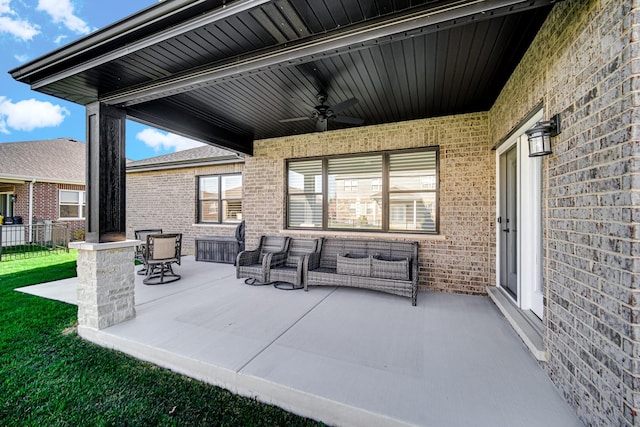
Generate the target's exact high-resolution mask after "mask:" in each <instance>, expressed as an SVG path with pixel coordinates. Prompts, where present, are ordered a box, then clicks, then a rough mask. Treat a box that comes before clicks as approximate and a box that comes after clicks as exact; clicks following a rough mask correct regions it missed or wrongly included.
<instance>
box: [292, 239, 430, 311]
mask: <svg viewBox="0 0 640 427" xmlns="http://www.w3.org/2000/svg"><path fill="white" fill-rule="evenodd" d="M304 263H305V264H304V267H303V268H304V273H303V274H304V278H305V280H304V289H305V291H306V290H308V287H309V286H348V287H356V288H366V289H372V290H376V291H382V292H387V293H391V294H395V295H400V296H405V297H409V298H411V304H412V305H414V306H415V305H416V299H417V294H418V242H399V241H390V240H369V239H341V238H325V239H323V241H322V247H321V249H320V252H316V253H312V254H309V256H308V257H305V259H304Z"/></svg>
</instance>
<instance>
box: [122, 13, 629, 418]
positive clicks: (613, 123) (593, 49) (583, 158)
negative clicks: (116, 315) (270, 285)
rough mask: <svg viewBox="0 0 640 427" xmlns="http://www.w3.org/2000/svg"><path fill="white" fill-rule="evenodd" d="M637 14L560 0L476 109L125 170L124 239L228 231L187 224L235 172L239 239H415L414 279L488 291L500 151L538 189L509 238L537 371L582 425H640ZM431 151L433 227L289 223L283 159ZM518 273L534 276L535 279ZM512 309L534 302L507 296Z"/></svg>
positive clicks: (496, 247) (531, 191) (524, 191)
mask: <svg viewBox="0 0 640 427" xmlns="http://www.w3.org/2000/svg"><path fill="white" fill-rule="evenodd" d="M639 23H640V4H638V2H636V1H632V0H622V1H620V0H564V1H559V2H557V3H556V4H555V5H554V6H553V9H552V10H551V12H550V14H549V16H548V18H547V19H546V22H545V23H544V24H543V26H542V27H541V29H540V30H539V31H538V33H537V36H536V37H535V39H534V40H533V42H532V44H531V45H530V47H529V49H528V50H527V53H526V54H525V55H524V57H523V59H522V60H521V61H520V63H519V65H518V66H517V67H516V69H515V71H514V72H513V73H512V74H511V76H510V78H509V80H508V82H507V83H506V84H505V85H504V87H503V88H502V90H501V93H500V95H499V96H498V98H497V99H496V101H495V102H494V103H493V105H492V106H491V107H490V108H489V109H488V110H487V111H477V112H473V113H468V114H461V115H455V116H445V117H435V118H428V119H421V120H413V121H404V122H399V123H391V124H383V125H377V126H366V127H358V128H353V129H347V130H337V131H331V132H323V133H312V134H305V135H297V136H287V137H281V138H272V139H263V140H256V141H254V142H253V156H249V157H247V158H246V159H245V162H244V164H243V163H242V162H239V161H229V162H227V163H223V164H220V163H216V162H215V160H213V159H208V160H207V161H198V159H197V158H190V159H183V160H179V159H171V158H169V159H166V158H165V159H160V160H161V161H160V162H159V163H156V164H147V165H144V164H138V165H135V164H134V165H130V166H129V167H128V171H127V217H128V223H127V235H128V236H132V235H133V230H134V229H137V228H154V227H161V228H163V229H164V230H167V231H180V232H183V233H184V234H185V236H186V242H185V252H186V253H192V251H193V246H192V245H193V237H195V236H197V235H212V234H215V235H220V234H228V235H231V233H232V229H233V227H232V226H231V227H229V226H224V225H219V226H218V225H215V226H213V225H207V226H202V225H199V224H197V215H196V213H197V207H196V204H197V195H196V184H197V177H198V176H201V175H207V174H222V173H232V172H233V173H236V172H242V174H243V200H242V203H243V218H244V219H245V221H246V238H247V247H252V246H254V245H255V244H256V242H257V239H258V237H259V236H260V235H262V234H280V233H282V234H288V235H296V236H319V235H320V236H332V235H339V236H348V237H372V236H373V237H377V238H383V239H401V240H417V241H419V245H420V246H419V247H420V249H419V271H420V288H421V289H422V290H435V291H442V292H456V293H469V294H478V295H485V294H492V293H493V291H494V290H495V289H496V288H497V287H502V285H501V283H500V280H501V279H502V276H503V273H502V271H501V270H499V269H498V266H499V265H500V266H501V267H502V266H503V264H504V263H503V262H502V259H501V257H502V255H503V246H504V245H503V243H502V242H501V237H498V236H502V234H500V233H502V232H503V227H502V226H500V227H498V223H497V219H498V217H501V215H500V210H501V209H502V200H501V197H499V195H503V193H504V191H503V189H502V186H503V181H504V179H503V177H502V175H501V172H503V171H504V169H505V167H504V165H503V164H502V163H503V157H502V156H503V155H506V153H507V151H506V150H507V148H508V147H513V149H516V150H517V156H518V157H517V162H518V168H517V169H516V170H517V172H518V173H520V172H523V171H525V169H526V168H529V169H526V170H527V171H528V173H529V175H526V174H524V173H522V174H520V175H519V176H520V177H521V181H520V180H519V181H518V182H519V183H527V184H533V186H532V188H525V187H522V188H520V189H518V195H519V196H521V197H522V199H523V200H525V199H527V198H529V199H530V200H529V199H527V200H528V201H533V202H536V200H535V198H536V197H539V200H537V202H536V203H539V206H537V207H536V208H535V210H536V211H537V212H536V214H538V215H539V218H538V217H536V216H535V215H531V212H530V211H531V210H533V209H525V208H523V209H522V212H520V213H523V214H524V215H525V216H526V215H529V216H528V218H532V221H531V224H526V225H528V226H530V227H534V226H538V225H539V230H535V229H533V231H532V230H530V229H527V228H526V227H523V229H522V230H521V231H523V232H524V231H526V232H531V231H532V234H531V235H532V236H533V238H532V239H531V240H523V241H522V244H521V245H520V247H519V248H518V249H524V250H528V251H529V252H528V253H530V254H532V256H531V257H530V258H531V259H523V260H522V264H523V265H525V266H529V264H532V263H534V262H538V263H539V264H538V266H537V267H536V271H534V273H535V274H533V276H537V275H539V276H540V277H539V280H540V283H541V284H542V288H541V289H539V296H540V301H541V311H540V312H539V317H540V318H541V319H542V320H534V322H537V324H536V325H537V326H540V328H541V330H542V334H541V337H540V339H541V342H542V347H543V348H542V353H544V357H542V358H541V359H542V360H541V362H540V363H541V366H542V367H543V369H545V370H546V372H547V373H548V375H549V377H550V378H551V380H552V381H553V382H554V384H556V386H557V387H558V388H559V389H560V390H561V392H562V393H563V395H564V397H565V399H566V400H567V402H569V404H571V405H572V407H573V408H574V409H575V410H576V412H577V413H578V415H579V417H580V418H581V420H582V421H583V422H584V423H585V424H587V425H640V418H639V417H638V412H639V411H640V320H639V319H640V310H639V309H638V307H637V306H636V303H637V301H638V300H639V299H640V295H639V292H640V291H639V288H640V286H639V283H640V281H639V280H638V273H639V271H638V270H639V264H638V253H639V250H638V248H639V246H638V229H639V227H638V226H637V223H638V204H639V198H638V194H639V188H640V182H639V181H638V176H640V175H639V174H638V169H639V165H638V161H637V157H638V154H637V153H638V140H639V138H640V131H639V129H640V127H639V126H638V125H639V124H640V114H639V112H640V107H639V105H640V98H639V97H638V94H639V93H640V91H639V84H638V81H639V80H638V76H639V75H640V67H639V64H640V43H639V42H638V40H639V38H640V37H639V34H640V32H639V29H640V24H639ZM257 71H258V70H256V72H257ZM169 74H170V73H169ZM212 86H213V85H212ZM121 89H122V88H121ZM187 89H188V90H194V91H195V90H196V88H190V87H189V88H187ZM123 90H124V89H123ZM154 90H155V92H154V93H153V94H152V95H153V96H156V95H157V96H158V97H160V96H161V95H162V94H160V93H159V92H158V91H159V89H157V90H156V89H155V88H154ZM171 90H174V89H173V87H172V89H171ZM211 90H212V91H214V89H211ZM176 91H177V90H176ZM132 96H133V95H132ZM141 97H142V95H141ZM124 102H125V101H123V103H124ZM555 114H560V116H561V118H562V125H561V133H560V134H559V135H558V136H557V137H555V138H553V154H551V155H549V156H546V157H544V158H538V159H537V160H526V158H527V157H526V154H525V155H524V156H521V153H523V152H524V150H525V149H526V138H523V136H524V132H525V130H526V129H527V128H528V127H530V126H531V123H530V122H531V120H533V119H534V118H537V117H539V118H541V119H549V118H551V116H553V115H555ZM167 127H170V125H167ZM433 146H437V147H439V153H440V158H439V206H440V229H439V233H438V234H437V235H429V234H419V233H414V234H411V233H408V234H392V233H376V232H374V233H370V232H369V233H364V232H353V231H343V232H336V231H310V230H291V229H287V227H286V221H287V202H286V196H287V194H286V187H287V160H291V159H305V158H309V157H320V156H322V157H324V156H333V155H343V154H352V153H370V152H378V151H382V150H399V149H406V148H419V147H433ZM523 146H524V147H523ZM203 160H204V159H203ZM153 162H157V159H156V161H153ZM536 174H538V175H536ZM525 175H526V176H525ZM523 206H524V205H523ZM527 206H528V205H527ZM538 221H539V224H534V223H537V222H538ZM500 224H501V223H500ZM519 232H520V230H519ZM536 233H538V234H536ZM521 234H523V233H521ZM528 246H533V247H534V249H533V250H532V249H531V248H529V247H528ZM538 250H539V253H538V252H536V251H538ZM525 279H526V281H527V283H529V281H530V283H531V284H532V285H536V280H537V278H536V277H533V278H530V277H526V278H523V281H525ZM537 291H538V289H537V288H535V286H533V287H532V289H528V290H527V292H531V293H535V292H537ZM420 298H428V294H423V295H420V296H419V297H418V299H420ZM527 304H528V303H527ZM515 305H518V307H517V308H518V309H519V310H520V309H521V310H520V311H521V312H528V311H533V310H534V308H533V304H532V305H531V306H530V307H529V306H527V305H525V302H524V301H521V300H520V299H519V298H516V299H514V306H515ZM420 338H424V339H428V337H417V339H420ZM453 380H454V379H452V381H453ZM523 417H526V414H523Z"/></svg>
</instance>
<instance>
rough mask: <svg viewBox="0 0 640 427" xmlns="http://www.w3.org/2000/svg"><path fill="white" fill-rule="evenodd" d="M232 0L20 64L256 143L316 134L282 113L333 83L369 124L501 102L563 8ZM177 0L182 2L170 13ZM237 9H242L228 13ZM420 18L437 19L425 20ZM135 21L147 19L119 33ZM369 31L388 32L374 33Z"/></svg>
mask: <svg viewBox="0 0 640 427" xmlns="http://www.w3.org/2000/svg"><path fill="white" fill-rule="evenodd" d="M165 3H166V4H165ZM222 3H223V2H222V1H187V0H174V1H171V2H170V1H167V2H163V3H162V4H160V5H157V6H155V7H152V8H149V9H148V10H147V11H142V12H141V13H140V14H138V15H135V16H133V17H131V18H130V19H129V20H123V21H122V22H120V23H116V24H114V26H112V27H109V28H107V29H105V30H102V32H103V33H104V35H105V36H104V37H103V39H104V40H102V42H101V43H95V44H94V45H93V46H92V45H91V44H90V43H86V44H87V47H86V48H84V49H80V47H82V46H79V45H78V46H77V47H78V48H77V49H76V50H77V52H76V53H75V54H74V55H68V56H67V57H65V55H64V54H65V51H64V48H63V49H62V50H60V51H57V52H55V54H56V55H58V56H59V57H61V58H63V59H61V60H59V61H58V62H55V63H53V62H52V61H49V62H51V63H49V64H47V63H46V60H47V59H48V58H46V57H45V58H41V59H40V60H36V61H34V62H33V63H31V64H27V65H26V66H25V67H24V68H21V69H16V70H12V74H13V75H14V78H17V79H18V80H20V81H24V82H26V83H30V84H32V87H33V88H35V89H36V90H38V91H41V92H44V93H48V94H51V95H54V96H57V97H60V98H63V99H67V100H70V101H72V102H77V103H80V104H83V105H86V104H88V103H91V102H96V101H101V102H105V103H108V104H112V105H117V106H121V107H122V108H125V109H126V110H127V113H128V115H129V116H130V118H133V119H134V120H139V121H141V122H145V123H149V124H153V125H155V126H158V127H160V128H164V129H167V130H171V131H175V132H176V133H179V134H183V135H187V136H191V137H195V138H196V139H200V140H203V141H206V142H210V143H214V144H218V145H220V146H223V147H226V148H230V149H232V150H234V151H239V152H245V153H250V151H251V141H252V140H253V139H262V138H270V137H278V136H285V135H292V134H301V133H307V132H313V131H314V130H315V122H314V121H313V120H311V119H309V120H300V121H294V122H286V123H282V122H280V120H283V119H289V118H294V117H302V116H308V115H310V112H311V109H312V107H313V106H314V105H317V104H318V101H317V100H316V98H315V97H316V94H317V93H318V92H321V91H323V92H325V93H326V94H327V95H328V100H327V103H328V104H329V105H336V104H338V103H341V102H343V101H346V100H349V99H351V98H354V97H355V98H357V99H358V101H359V102H358V103H357V104H355V106H353V107H352V108H349V109H348V110H345V111H344V112H342V114H344V115H346V116H351V117H357V118H362V119H363V120H364V123H363V124H364V125H374V124H381V123H390V122H398V121H403V120H411V119H418V118H426V117H434V116H443V115H451V114H460V113H466V112H473V111H484V110H487V109H488V108H490V106H491V105H492V104H493V102H494V101H495V99H496V97H497V96H498V94H499V93H500V90H501V89H502V87H503V85H504V83H505V82H506V80H507V79H508V77H509V75H510V74H511V73H512V71H513V69H514V68H515V66H516V65H517V64H518V62H519V61H520V59H521V57H522V55H523V54H524V52H525V51H526V49H527V48H528V46H529V44H530V43H531V41H532V40H533V38H534V37H535V35H536V34H537V32H538V30H539V28H540V26H541V25H542V23H543V22H544V20H545V18H546V16H547V14H548V12H549V11H550V9H551V7H552V2H551V1H544V0H539V1H536V0H531V1H526V2H523V1H517V0H514V1H512V2H509V1H482V2H473V1H472V2H468V1H467V2H464V1H462V2H461V1H457V2H453V1H435V0H343V1H340V2H337V1H333V0H272V1H264V0H262V1H260V0H257V1H251V0H239V1H236V2H229V3H228V4H225V5H224V9H223V8H222ZM169 5H173V9H172V10H173V12H172V13H169V12H166V13H165V15H162V14H160V13H159V12H158V10H159V9H160V8H168V7H169ZM178 6H180V7H178ZM227 8H236V10H237V12H236V13H231V14H228V13H227V15H228V16H227V15H225V14H224V12H225V11H226V12H228V11H229V10H230V9H227ZM168 10H169V9H168ZM443 11H446V13H445V12H443ZM456 12H460V13H457V14H456ZM154 13H155V15H154ZM216 14H218V15H216ZM438 14H440V15H438ZM156 15H157V16H156ZM417 16H419V17H421V19H422V20H421V21H418V19H416V20H415V22H420V23H423V24H424V25H423V24H420V25H421V26H420V25H418V26H414V27H412V26H411V24H412V22H413V21H412V19H413V17H417ZM438 16H442V17H443V18H440V19H436V18H438ZM154 17H155V18H154ZM144 18H146V21H145V19H144ZM152 18H154V19H152ZM447 18H449V19H447ZM134 19H136V20H138V21H140V22H142V23H145V22H146V23H145V24H142V23H141V24H140V25H138V26H137V27H132V28H130V29H129V30H128V32H124V31H123V32H122V34H119V35H118V34H117V33H118V31H116V30H117V29H118V28H119V27H118V25H119V26H121V27H122V26H124V25H126V24H131V22H130V21H133V20H134ZM401 21H402V22H406V24H403V25H398V26H395V27H392V28H398V30H401V31H398V32H396V33H392V34H388V33H379V32H376V31H378V29H383V30H384V28H385V27H391V26H392V25H394V24H395V23H397V22H401ZM130 27H131V25H130ZM109 31H111V33H114V35H113V36H112V37H106V35H109V34H110V33H109ZM366 31H368V33H367V34H370V35H373V36H375V37H373V36H369V38H368V39H367V38H366V37H364V38H363V37H361V36H360V34H363V33H365V32H366ZM377 34H381V35H380V36H376V35H377ZM100 35H101V33H98V34H97V35H96V36H94V37H97V36H100ZM90 37H91V36H89V38H90ZM72 47H74V46H71V48H72ZM69 51H70V50H69ZM52 55H53V54H52ZM38 61H40V62H38ZM45 65H46V66H45ZM347 126H351V125H345V124H340V123H335V122H332V123H330V125H329V129H335V128H342V127H347ZM216 134H220V135H222V136H220V137H217V136H216ZM234 138H235V139H237V141H238V143H237V144H233V143H230V142H229V141H230V140H233V139H234Z"/></svg>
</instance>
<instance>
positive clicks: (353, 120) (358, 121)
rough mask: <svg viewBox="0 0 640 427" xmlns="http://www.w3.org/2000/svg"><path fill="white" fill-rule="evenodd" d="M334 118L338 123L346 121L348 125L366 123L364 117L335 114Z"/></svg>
mask: <svg viewBox="0 0 640 427" xmlns="http://www.w3.org/2000/svg"><path fill="white" fill-rule="evenodd" d="M333 120H335V121H336V122H338V123H344V124H347V125H361V124H363V123H364V119H361V118H359V117H348V116H335V117H334V118H333Z"/></svg>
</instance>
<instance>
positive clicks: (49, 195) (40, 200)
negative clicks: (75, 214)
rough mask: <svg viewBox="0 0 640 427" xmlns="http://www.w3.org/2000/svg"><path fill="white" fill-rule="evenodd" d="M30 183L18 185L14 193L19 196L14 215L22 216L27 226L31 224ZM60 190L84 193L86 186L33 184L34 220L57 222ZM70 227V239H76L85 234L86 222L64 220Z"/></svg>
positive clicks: (81, 220) (14, 187)
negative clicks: (79, 234)
mask: <svg viewBox="0 0 640 427" xmlns="http://www.w3.org/2000/svg"><path fill="white" fill-rule="evenodd" d="M29 186H30V184H29V183H26V184H16V185H14V186H13V187H12V191H14V192H15V194H16V196H17V200H16V203H15V204H14V206H13V215H14V216H21V217H22V220H23V222H24V223H25V224H27V223H28V222H29ZM59 190H75V191H84V185H74V184H55V183H50V182H35V183H34V184H33V202H34V203H33V210H32V214H33V220H34V221H35V222H40V221H44V220H51V221H57V220H58V217H59V209H58V208H59V206H58V196H59V194H60V193H59ZM62 222H64V223H65V224H67V225H68V226H69V237H70V239H73V238H74V233H75V232H76V231H80V232H83V233H84V224H85V222H84V220H83V219H79V220H64V221H62Z"/></svg>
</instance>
